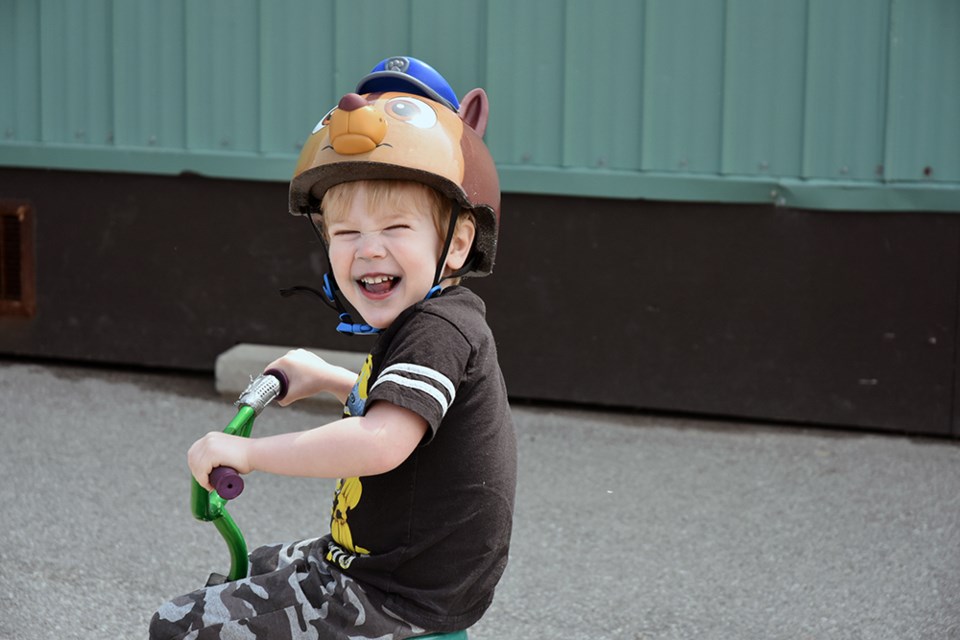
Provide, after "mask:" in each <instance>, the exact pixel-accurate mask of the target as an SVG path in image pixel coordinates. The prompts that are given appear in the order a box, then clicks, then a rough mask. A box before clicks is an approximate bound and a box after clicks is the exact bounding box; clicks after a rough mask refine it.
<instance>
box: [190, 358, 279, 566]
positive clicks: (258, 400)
mask: <svg viewBox="0 0 960 640" xmlns="http://www.w3.org/2000/svg"><path fill="white" fill-rule="evenodd" d="M283 386H284V385H283V383H282V382H281V381H280V379H279V378H277V377H275V376H274V375H268V374H265V375H261V376H259V377H257V378H256V379H255V380H253V381H252V382H251V383H250V386H248V387H247V389H246V390H245V391H244V392H243V393H242V394H241V395H240V399H239V400H238V401H237V405H238V406H239V409H238V411H237V415H236V416H235V417H234V418H233V420H231V421H230V424H228V425H227V427H226V428H225V429H224V430H223V432H224V433H226V434H229V435H233V436H240V437H242V438H249V437H250V433H251V431H252V430H253V421H254V419H256V417H257V416H258V415H259V414H260V412H261V411H263V409H264V407H266V406H267V404H269V403H270V401H272V400H273V399H274V398H276V397H277V396H278V395H281V388H282V387H283ZM284 390H285V389H284ZM233 473H236V472H233ZM192 483H193V486H192V487H191V493H190V508H191V510H192V512H193V517H194V518H196V519H197V520H201V521H203V522H212V523H213V525H214V526H215V527H216V529H217V531H219V532H220V535H221V536H222V537H223V540H224V542H226V543H227V549H228V550H229V551H230V572H229V573H228V574H227V580H230V581H232V580H239V579H240V578H244V577H246V575H247V570H248V568H249V561H248V559H247V542H246V540H245V539H244V537H243V533H242V532H241V531H240V527H238V526H237V523H236V522H234V520H233V518H232V517H231V516H230V513H229V512H227V506H226V505H227V501H228V500H227V499H226V498H223V497H221V496H220V494H219V493H217V491H207V490H206V489H204V488H203V487H202V486H200V483H199V482H197V481H196V479H192ZM241 487H242V483H241Z"/></svg>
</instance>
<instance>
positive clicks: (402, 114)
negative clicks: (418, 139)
mask: <svg viewBox="0 0 960 640" xmlns="http://www.w3.org/2000/svg"><path fill="white" fill-rule="evenodd" d="M386 112H387V113H388V114H390V115H391V116H392V117H393V118H394V119H396V120H400V121H401V122H406V123H407V124H412V125H413V126H415V127H417V128H418V129H429V128H430V127H432V126H433V125H435V124H437V114H436V112H435V111H434V110H433V109H431V108H430V106H429V105H427V103H425V102H421V101H420V100H417V99H416V98H410V97H403V98H393V99H392V100H390V101H389V102H387V106H386Z"/></svg>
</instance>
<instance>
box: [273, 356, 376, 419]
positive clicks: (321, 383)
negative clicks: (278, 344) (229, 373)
mask: <svg viewBox="0 0 960 640" xmlns="http://www.w3.org/2000/svg"><path fill="white" fill-rule="evenodd" d="M268 369H279V370H280V371H283V373H284V374H286V376H287V381H288V383H289V384H288V387H287V394H286V395H285V396H284V397H283V399H282V400H277V403H278V404H279V405H280V406H281V407H285V406H287V405H289V404H291V403H293V402H296V401H297V400H301V399H303V398H308V397H310V396H314V395H317V394H318V393H323V392H327V393H331V394H333V395H334V396H336V397H337V399H339V400H340V401H341V402H345V401H346V398H347V396H348V395H349V394H350V391H351V389H353V384H354V383H355V382H356V380H357V374H356V373H354V372H352V371H349V370H347V369H344V368H343V367H338V366H336V365H332V364H330V363H329V362H327V361H326V360H324V359H323V358H321V357H320V356H318V355H317V354H315V353H313V352H312V351H307V350H306V349H294V350H293V351H288V352H287V353H286V355H284V356H282V357H280V358H278V359H276V360H274V361H273V362H271V363H270V364H268V365H267V367H266V369H265V370H268Z"/></svg>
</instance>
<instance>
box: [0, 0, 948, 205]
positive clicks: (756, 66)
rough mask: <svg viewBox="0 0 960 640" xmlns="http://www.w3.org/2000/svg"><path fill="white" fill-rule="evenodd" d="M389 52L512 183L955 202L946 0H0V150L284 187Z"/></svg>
mask: <svg viewBox="0 0 960 640" xmlns="http://www.w3.org/2000/svg"><path fill="white" fill-rule="evenodd" d="M397 53H410V54H411V55H415V56H418V57H421V58H424V59H426V60H428V61H429V62H431V63H432V64H434V65H435V66H436V67H438V68H439V69H440V70H441V72H442V73H444V75H445V76H446V77H447V78H448V79H449V80H450V81H451V83H452V84H453V85H454V87H455V88H456V89H457V91H458V92H459V93H460V94H461V95H462V94H463V93H465V92H466V91H467V90H469V89H470V88H472V87H475V86H483V87H485V88H486V89H487V92H488V94H489V96H490V100H491V105H492V112H491V122H490V127H489V129H488V132H487V141H488V144H489V146H490V148H491V150H492V152H493V154H494V157H495V158H496V160H497V163H498V165H499V167H500V170H501V177H502V183H503V187H504V189H505V190H507V191H517V192H534V193H556V194H566V195H588V196H609V197H622V198H651V199H670V200H698V201H726V202H774V203H777V204H785V205H791V206H801V207H811V208H824V209H848V208H849V209H878V210H883V209H901V210H940V211H960V117H958V114H960V2H957V1H956V0H844V1H842V2H838V1H836V0H593V1H590V0H524V1H523V2H514V1H512V0H476V1H466V0H463V1H449V0H392V1H388V0H190V1H188V0H165V1H164V2H156V1H155V0H4V1H3V2H0V83H2V84H0V86H2V87H3V88H4V91H2V92H0V165H6V166H22V167H55V168H67V169H88V170H116V171H135V172H148V173H173V174H176V173H180V172H182V171H194V172H198V173H203V174H207V175H212V176H224V177H237V178H248V179H263V180H286V179H288V178H289V175H290V172H291V171H292V168H293V165H294V162H295V158H296V155H297V152H298V149H299V147H300V145H302V144H303V142H304V140H305V138H306V136H307V134H308V133H309V131H310V130H311V128H312V126H313V124H314V123H315V122H316V121H317V120H318V119H319V118H320V117H321V116H322V115H323V114H324V113H325V112H326V111H327V110H328V109H329V108H330V107H331V106H333V105H334V104H335V103H336V101H337V99H338V98H339V96H340V95H342V94H343V93H345V92H347V91H349V90H351V89H352V87H353V85H354V84H355V83H356V80H357V79H358V78H359V77H360V76H361V75H363V74H364V73H365V72H366V71H367V70H368V69H369V68H370V67H371V66H372V65H373V64H374V63H375V62H376V61H377V60H380V59H382V58H384V57H387V56H389V55H394V54H397Z"/></svg>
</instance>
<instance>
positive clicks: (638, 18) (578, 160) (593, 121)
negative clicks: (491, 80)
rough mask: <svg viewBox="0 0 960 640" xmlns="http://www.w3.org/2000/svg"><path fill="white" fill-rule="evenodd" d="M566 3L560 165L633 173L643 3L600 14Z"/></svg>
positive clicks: (590, 5) (592, 4)
mask: <svg viewBox="0 0 960 640" xmlns="http://www.w3.org/2000/svg"><path fill="white" fill-rule="evenodd" d="M602 4H603V3H597V2H596V1H591V0H570V1H569V2H568V3H567V12H566V15H565V16H564V18H565V25H564V31H563V33H564V41H565V42H566V47H565V49H564V50H563V51H562V52H560V56H561V58H560V59H562V60H563V62H564V66H563V72H564V78H563V80H562V81H561V84H562V87H563V98H562V102H558V103H556V104H554V105H549V104H545V105H543V106H544V107H546V108H552V109H557V110H558V111H559V114H560V116H561V118H562V124H563V138H562V152H563V156H562V161H561V164H562V166H564V167H590V168H605V167H608V168H612V169H628V170H629V169H635V168H637V167H639V166H640V145H641V142H642V140H643V134H642V127H643V117H642V115H643V113H642V108H643V42H644V38H643V33H642V31H641V26H642V25H643V6H644V3H643V2H635V3H628V4H624V5H622V6H621V7H619V10H618V11H603V10H602Z"/></svg>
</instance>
